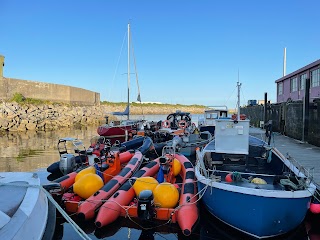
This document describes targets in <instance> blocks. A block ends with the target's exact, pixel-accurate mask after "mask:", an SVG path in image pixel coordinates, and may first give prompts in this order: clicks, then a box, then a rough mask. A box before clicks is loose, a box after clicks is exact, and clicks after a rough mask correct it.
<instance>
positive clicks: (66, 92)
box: [0, 76, 100, 105]
mask: <svg viewBox="0 0 320 240" xmlns="http://www.w3.org/2000/svg"><path fill="white" fill-rule="evenodd" d="M15 93H20V94H22V95H23V96H24V97H26V98H33V99H40V100H46V101H53V102H64V103H74V104H82V105H99V104H100V93H97V92H92V91H89V90H86V89H82V88H78V87H71V86H66V85H61V84H54V83H45V82H36V81H29V80H21V79H15V78H4V77H3V78H1V76H0V99H4V100H8V99H11V98H12V97H13V95H14V94H15Z"/></svg>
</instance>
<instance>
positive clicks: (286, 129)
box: [241, 101, 320, 146]
mask: <svg viewBox="0 0 320 240" xmlns="http://www.w3.org/2000/svg"><path fill="white" fill-rule="evenodd" d="M319 106H320V101H315V102H313V103H310V106H309V125H308V135H307V136H305V139H304V140H305V141H306V142H308V143H310V144H313V145H315V146H320V123H319V120H320V107H319ZM241 113H244V114H246V115H247V116H248V118H249V119H250V123H251V125H253V126H256V127H259V123H260V121H263V120H264V106H247V107H244V108H241ZM267 115H268V119H267V120H272V123H273V131H275V132H280V133H282V134H284V135H286V136H289V137H292V138H295V139H298V140H302V137H303V103H302V101H297V102H290V103H282V104H271V105H269V106H268V109H267Z"/></svg>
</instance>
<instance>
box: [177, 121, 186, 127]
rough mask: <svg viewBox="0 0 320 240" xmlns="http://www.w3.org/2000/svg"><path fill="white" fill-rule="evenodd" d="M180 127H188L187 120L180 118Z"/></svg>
mask: <svg viewBox="0 0 320 240" xmlns="http://www.w3.org/2000/svg"><path fill="white" fill-rule="evenodd" d="M178 126H179V128H181V129H185V128H186V127H187V122H186V120H180V121H179V124H178Z"/></svg>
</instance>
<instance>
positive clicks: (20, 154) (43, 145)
mask: <svg viewBox="0 0 320 240" xmlns="http://www.w3.org/2000/svg"><path fill="white" fill-rule="evenodd" d="M199 116H201V115H194V116H192V119H193V121H194V122H197V119H198V117H199ZM132 117H134V118H141V116H132ZM165 117H166V115H156V116H145V119H147V120H150V121H152V120H154V121H158V120H159V119H164V118H165ZM94 136H97V133H96V127H95V126H94V127H84V128H78V129H62V130H59V131H52V132H31V131H29V132H2V133H0V171H1V172H15V171H18V172H22V171H23V172H24V171H25V172H37V173H38V174H39V176H40V177H41V179H42V181H43V183H45V182H48V180H47V176H48V173H47V172H46V168H47V167H48V166H49V165H50V164H52V163H53V162H56V161H58V160H59V154H58V150H57V143H58V139H59V138H62V137H74V138H78V139H80V140H82V141H83V143H84V145H85V146H86V147H87V146H89V143H90V139H91V138H92V137H94ZM235 204H236V199H235ZM199 206H200V220H199V223H198V225H197V227H196V229H195V230H194V233H193V234H192V235H191V237H188V238H187V237H185V236H183V235H182V233H181V230H180V229H179V227H178V225H176V224H172V223H171V224H166V225H162V224H163V223H156V224H157V225H155V226H158V227H157V228H152V229H143V227H141V226H139V225H138V224H137V223H136V222H134V221H131V220H129V219H124V218H120V219H118V220H117V221H116V222H115V223H113V224H111V225H110V226H108V227H106V228H102V229H95V227H94V224H93V222H90V223H86V224H85V225H80V226H81V227H82V228H83V229H84V231H85V232H86V233H87V234H88V236H89V237H90V238H91V239H249V237H248V236H246V235H244V234H241V233H240V232H238V231H236V230H234V229H232V228H230V227H228V226H226V225H225V224H223V223H221V222H220V221H219V220H217V219H215V218H214V217H212V216H211V215H210V214H209V213H208V212H207V211H206V210H205V209H204V208H203V207H202V206H201V204H199ZM235 214H236V213H235ZM318 222H319V219H317V223H315V222H314V220H309V218H307V219H306V220H305V221H304V222H303V223H302V224H301V225H300V226H299V227H298V228H297V229H295V230H294V231H293V232H291V233H289V234H287V235H285V236H281V237H280V238H276V239H309V238H308V233H307V229H306V226H312V231H313V232H314V231H315V228H316V227H315V226H317V227H319V225H315V224H318ZM319 223H320V222H319ZM319 229H320V228H319ZM318 236H320V235H318ZM55 239H64V240H67V239H81V238H80V236H79V235H78V234H77V233H76V232H75V230H74V229H73V228H72V226H71V225H70V224H68V223H66V222H65V220H64V219H63V217H58V218H57V226H56V232H55Z"/></svg>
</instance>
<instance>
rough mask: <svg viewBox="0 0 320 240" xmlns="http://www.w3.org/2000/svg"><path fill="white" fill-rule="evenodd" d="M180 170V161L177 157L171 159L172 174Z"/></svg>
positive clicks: (175, 174) (176, 173)
mask: <svg viewBox="0 0 320 240" xmlns="http://www.w3.org/2000/svg"><path fill="white" fill-rule="evenodd" d="M180 171H181V163H180V162H179V160H178V159H176V158H175V159H173V175H174V176H177V175H178V174H179V173H180Z"/></svg>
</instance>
